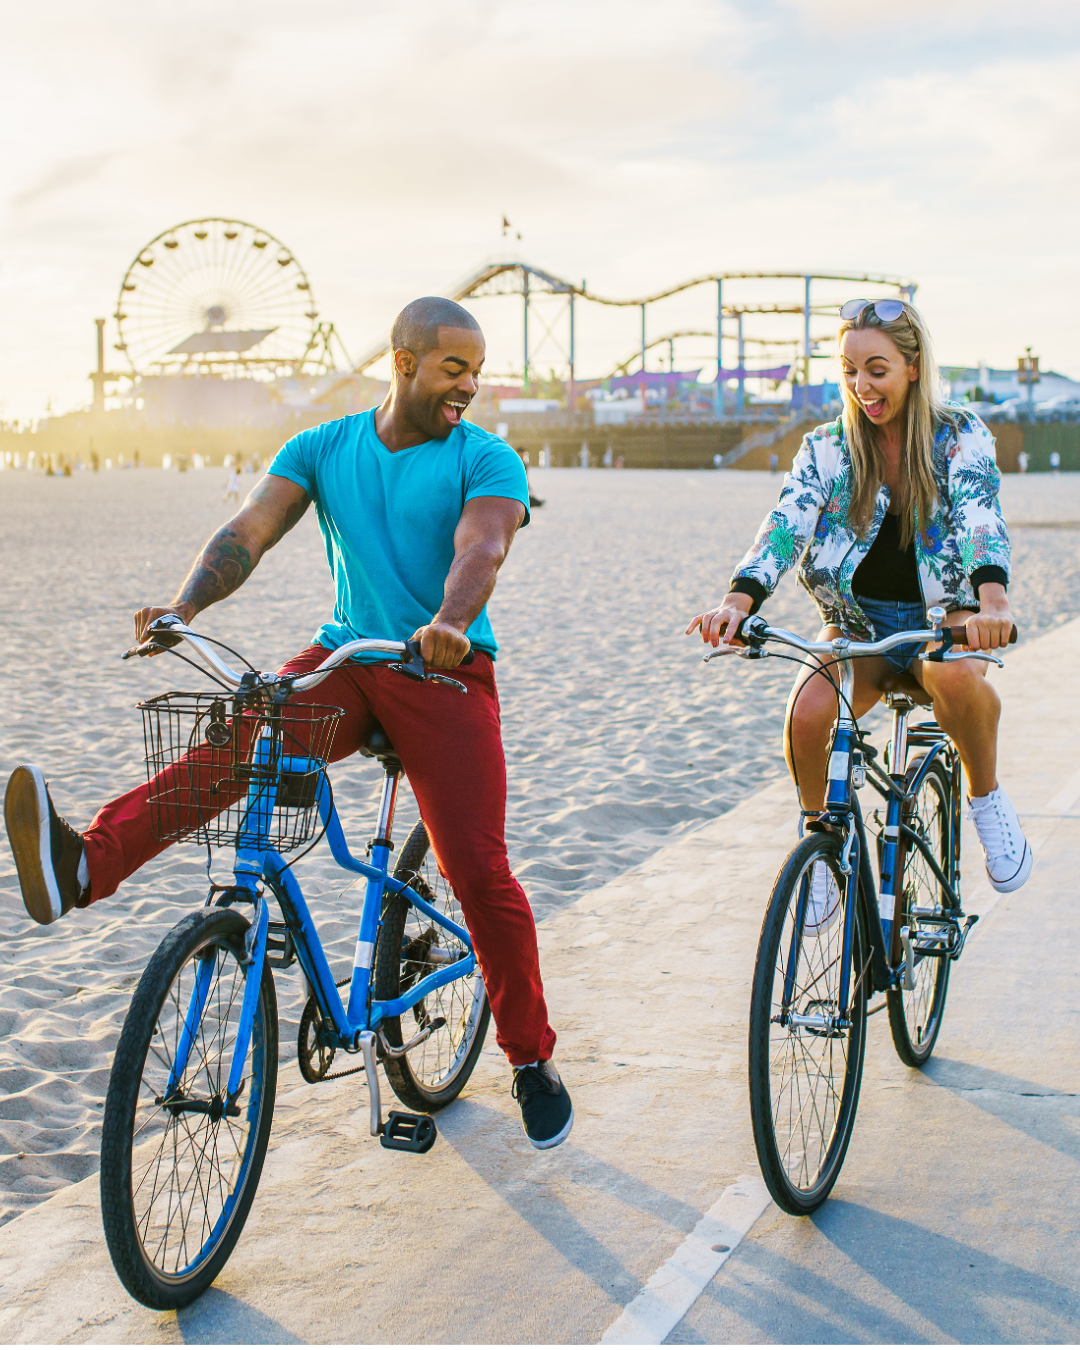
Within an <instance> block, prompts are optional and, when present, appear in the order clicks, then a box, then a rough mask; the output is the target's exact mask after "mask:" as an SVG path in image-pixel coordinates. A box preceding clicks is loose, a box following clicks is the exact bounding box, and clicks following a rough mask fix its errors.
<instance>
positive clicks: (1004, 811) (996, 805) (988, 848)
mask: <svg viewBox="0 0 1080 1350" xmlns="http://www.w3.org/2000/svg"><path fill="white" fill-rule="evenodd" d="M968 805H969V806H970V808H971V810H970V811H969V812H968V818H969V819H970V820H973V821H974V822H975V828H976V830H977V831H978V833H979V842H980V843H981V844H982V847H983V853H984V854H985V855H986V875H987V876H988V877H989V878H990V885H991V886H993V888H994V890H995V891H1003V892H1007V891H1018V890H1019V889H1020V887H1021V886H1022V885H1023V884H1024V882H1025V881H1027V879H1028V877H1029V876H1031V868H1032V865H1033V864H1034V862H1035V855H1034V853H1032V851H1031V845H1030V844H1029V843H1028V841H1027V840H1026V839H1025V838H1024V832H1023V830H1022V829H1021V828H1020V821H1019V820H1018V819H1017V816H1016V812H1015V811H1014V810H1013V804H1012V802H1011V801H1009V799H1008V797H1007V796H1006V795H1005V789H1004V788H1000V787H996V788H995V789H994V790H993V792H991V793H990V794H989V795H988V796H986V797H970V798H969V799H968Z"/></svg>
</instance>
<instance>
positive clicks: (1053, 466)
mask: <svg viewBox="0 0 1080 1350" xmlns="http://www.w3.org/2000/svg"><path fill="white" fill-rule="evenodd" d="M1060 468H1061V456H1060V455H1059V454H1058V452H1057V451H1056V450H1051V451H1050V472H1051V473H1057V472H1058V471H1059V470H1060Z"/></svg>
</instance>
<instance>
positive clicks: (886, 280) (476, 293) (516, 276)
mask: <svg viewBox="0 0 1080 1350" xmlns="http://www.w3.org/2000/svg"><path fill="white" fill-rule="evenodd" d="M808 280H809V281H857V282H866V283H868V284H869V285H873V286H889V287H892V288H893V289H894V290H896V291H898V292H900V293H903V294H906V295H908V296H909V297H910V296H913V295H914V293H915V289H916V283H915V282H913V281H908V280H906V279H905V278H903V277H892V276H884V275H882V274H880V273H875V272H710V273H707V274H706V275H704V276H697V277H691V278H690V280H689V281H681V282H679V284H678V285H676V286H669V287H667V289H666V290H662V291H657V292H655V294H652V295H644V296H637V297H635V298H632V299H616V298H614V297H612V296H605V295H597V294H596V293H595V292H594V291H590V290H587V289H586V287H584V286H578V285H576V284H575V283H574V282H572V281H564V280H563V279H562V278H561V277H557V276H554V275H553V274H552V273H551V272H545V271H544V270H543V269H542V268H539V267H533V265H532V264H531V263H527V262H522V261H521V260H520V259H513V260H511V259H507V260H505V261H502V262H500V261H491V262H487V263H483V264H482V265H481V266H480V267H478V268H476V270H475V271H473V272H470V273H469V274H468V275H467V276H465V277H463V278H461V280H459V281H458V282H456V283H455V285H453V286H451V287H450V288H449V289H448V290H447V291H446V296H447V298H448V299H450V300H466V299H468V298H470V297H477V298H478V297H481V296H489V295H565V296H574V297H578V298H580V299H582V300H588V301H589V302H590V303H592V304H594V305H610V306H614V307H617V308H620V309H632V308H635V307H636V308H640V307H641V306H643V305H651V304H654V303H655V302H656V301H657V300H666V299H667V298H668V297H669V296H672V295H678V294H679V293H680V292H682V291H688V290H692V289H693V287H695V286H706V285H709V284H712V285H715V284H716V283H717V282H724V281H803V282H806V281H808ZM812 312H816V313H825V312H826V311H825V310H824V309H814V308H813V307H812ZM724 313H725V314H739V313H743V314H802V313H803V306H802V305H791V304H788V305H775V304H738V305H727V304H725V305H724ZM389 350H390V344H389V342H386V341H382V342H379V343H377V344H376V345H375V346H373V347H371V348H369V349H368V350H367V351H366V352H365V353H364V354H363V356H361V358H360V360H359V361H358V362H357V363H356V365H355V366H354V367H353V370H354V372H355V373H357V374H360V373H362V372H363V371H365V370H367V368H368V367H369V366H373V365H374V364H375V362H376V361H378V360H379V359H380V358H381V357H383V356H385V355H386V354H387V352H389Z"/></svg>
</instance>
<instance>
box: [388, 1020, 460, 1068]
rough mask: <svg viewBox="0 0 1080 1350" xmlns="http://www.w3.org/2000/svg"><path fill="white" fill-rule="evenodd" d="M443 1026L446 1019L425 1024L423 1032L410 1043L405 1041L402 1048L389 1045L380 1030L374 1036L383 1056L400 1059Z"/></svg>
mask: <svg viewBox="0 0 1080 1350" xmlns="http://www.w3.org/2000/svg"><path fill="white" fill-rule="evenodd" d="M444 1026H446V1018H445V1017H436V1018H435V1019H434V1021H432V1022H429V1023H428V1024H427V1026H426V1027H425V1028H424V1029H423V1031H421V1032H418V1033H417V1034H416V1035H415V1036H414V1037H413V1038H412V1040H411V1041H406V1042H405V1044H404V1045H402V1046H397V1045H391V1044H390V1042H389V1041H388V1040H387V1039H386V1037H385V1036H384V1035H383V1033H382V1031H381V1030H380V1031H378V1032H377V1033H376V1034H377V1035H378V1037H379V1044H380V1045H381V1046H382V1048H383V1054H386V1055H389V1056H390V1058H391V1059H401V1057H402V1055H407V1054H408V1053H409V1051H410V1050H415V1049H416V1047H417V1046H418V1045H423V1043H424V1042H425V1041H426V1040H427V1038H428V1037H429V1036H431V1035H433V1034H434V1033H435V1032H436V1031H441V1030H442V1028H443V1027H444Z"/></svg>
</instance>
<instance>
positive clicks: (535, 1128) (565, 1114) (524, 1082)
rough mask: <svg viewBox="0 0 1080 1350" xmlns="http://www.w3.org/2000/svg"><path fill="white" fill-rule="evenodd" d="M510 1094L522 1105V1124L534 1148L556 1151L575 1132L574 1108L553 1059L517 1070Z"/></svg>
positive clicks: (543, 1060)
mask: <svg viewBox="0 0 1080 1350" xmlns="http://www.w3.org/2000/svg"><path fill="white" fill-rule="evenodd" d="M510 1092H511V1095H512V1096H514V1097H516V1098H517V1101H518V1103H519V1104H520V1106H521V1125H522V1128H523V1129H524V1131H525V1137H526V1138H527V1139H528V1141H529V1143H530V1144H532V1146H533V1148H554V1147H555V1145H556V1144H561V1143H562V1141H563V1140H564V1139H565V1138H566V1136H567V1135H568V1134H569V1133H570V1131H571V1130H572V1129H573V1126H574V1108H573V1105H572V1104H571V1101H570V1094H569V1092H567V1090H566V1088H565V1087H563V1084H562V1079H561V1078H560V1077H559V1075H558V1073H557V1071H556V1069H555V1061H554V1060H552V1059H542V1060H541V1061H540V1063H539V1064H527V1065H526V1066H525V1067H524V1068H522V1069H515V1070H514V1086H513V1087H512V1088H511V1089H510Z"/></svg>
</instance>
